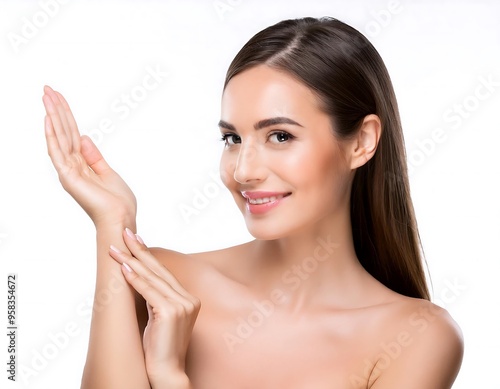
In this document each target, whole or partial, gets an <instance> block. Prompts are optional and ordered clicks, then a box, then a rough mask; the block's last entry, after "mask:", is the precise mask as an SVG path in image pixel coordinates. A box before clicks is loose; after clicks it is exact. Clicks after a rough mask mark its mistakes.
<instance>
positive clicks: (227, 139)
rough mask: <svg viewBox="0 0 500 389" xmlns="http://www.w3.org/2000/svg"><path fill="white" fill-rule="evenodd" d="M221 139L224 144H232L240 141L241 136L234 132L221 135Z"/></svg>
mask: <svg viewBox="0 0 500 389" xmlns="http://www.w3.org/2000/svg"><path fill="white" fill-rule="evenodd" d="M221 140H222V141H224V143H225V144H226V146H232V145H234V144H237V143H241V138H240V137H239V136H238V135H236V134H224V135H222V139H221Z"/></svg>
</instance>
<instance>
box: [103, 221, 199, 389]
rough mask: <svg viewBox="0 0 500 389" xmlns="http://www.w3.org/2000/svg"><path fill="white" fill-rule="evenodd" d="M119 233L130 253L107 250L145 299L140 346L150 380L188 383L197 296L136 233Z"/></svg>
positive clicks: (160, 383) (162, 383) (155, 384)
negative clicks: (145, 314)
mask: <svg viewBox="0 0 500 389" xmlns="http://www.w3.org/2000/svg"><path fill="white" fill-rule="evenodd" d="M123 237H124V241H125V244H126V245H127V247H128V249H129V250H130V252H131V255H130V254H126V253H123V252H121V251H119V250H117V249H116V248H115V247H114V246H111V248H110V251H109V253H110V255H111V257H113V259H115V260H116V261H117V262H119V263H121V264H122V272H123V274H124V276H125V279H126V280H127V282H128V283H129V284H130V285H131V286H132V287H133V288H134V289H135V290H136V291H137V292H138V293H140V294H141V295H142V296H143V297H144V299H145V300H146V304H147V308H148V314H149V320H148V323H147V326H146V329H145V331H144V336H143V347H144V355H145V362H146V371H147V373H148V377H149V379H150V383H151V385H152V387H153V388H155V387H162V386H163V387H189V380H188V378H187V375H186V373H185V360H186V353H187V348H188V345H189V341H190V338H191V333H192V331H193V327H194V324H195V322H196V318H197V316H198V312H199V310H200V306H201V304H200V300H199V299H198V298H196V297H194V296H192V295H191V294H189V293H188V292H187V291H186V290H185V289H184V288H183V287H182V285H181V284H180V283H179V281H178V280H177V279H176V278H175V277H174V276H173V275H172V273H170V272H169V271H168V270H167V268H166V267H165V266H163V265H162V264H160V263H159V262H158V260H157V259H156V258H155V257H154V256H153V255H152V254H151V252H150V251H149V250H148V248H147V247H146V246H145V245H144V242H143V241H142V239H141V238H140V237H139V236H138V235H135V234H134V233H133V232H132V231H130V230H128V229H126V230H125V232H124V233H123ZM165 385H168V386H165Z"/></svg>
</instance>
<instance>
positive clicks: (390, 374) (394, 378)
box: [370, 303, 464, 389]
mask: <svg viewBox="0 0 500 389" xmlns="http://www.w3.org/2000/svg"><path fill="white" fill-rule="evenodd" d="M428 304H431V303H428ZM432 306H433V307H432V308H431V309H432V310H433V312H439V313H435V315H434V316H428V319H427V322H425V323H424V322H423V321H422V322H421V323H420V324H421V325H419V326H415V327H414V328H413V329H414V331H412V333H411V338H413V339H411V338H410V340H411V342H408V343H409V344H408V346H407V347H405V348H404V350H402V352H401V353H400V354H399V355H398V356H397V357H396V358H393V359H391V363H390V364H388V366H385V369H384V370H382V369H381V368H380V369H379V370H380V374H379V375H378V377H376V379H375V381H374V383H373V384H372V386H371V387H370V388H371V389H400V388H405V389H421V388H426V389H449V388H451V386H452V384H453V382H454V381H455V378H456V377H457V374H458V371H459V370H460V366H461V363H462V357H463V349H464V346H463V337H462V332H461V330H460V328H459V327H458V325H457V324H456V323H455V321H454V320H453V319H452V318H451V316H450V315H449V314H448V312H446V310H444V309H441V308H438V307H436V306H434V305H432ZM415 323H416V321H415ZM375 367H376V366H375Z"/></svg>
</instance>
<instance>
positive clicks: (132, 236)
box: [125, 228, 137, 240]
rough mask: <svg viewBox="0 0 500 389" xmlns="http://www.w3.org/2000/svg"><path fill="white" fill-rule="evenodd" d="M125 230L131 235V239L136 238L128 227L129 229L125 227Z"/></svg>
mask: <svg viewBox="0 0 500 389" xmlns="http://www.w3.org/2000/svg"><path fill="white" fill-rule="evenodd" d="M125 232H126V233H127V235H128V236H129V237H131V238H132V239H134V240H137V238H136V237H135V234H134V233H133V232H132V231H130V229H129V228H125Z"/></svg>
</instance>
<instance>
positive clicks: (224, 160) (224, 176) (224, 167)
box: [219, 152, 236, 189]
mask: <svg viewBox="0 0 500 389" xmlns="http://www.w3.org/2000/svg"><path fill="white" fill-rule="evenodd" d="M235 166H236V160H235V158H233V157H232V156H231V155H230V154H229V153H227V152H222V156H221V159H220V165H219V171H220V178H221V181H222V183H223V184H224V185H225V186H226V188H228V189H231V186H234V183H235V182H234V179H233V176H234V168H235Z"/></svg>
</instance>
